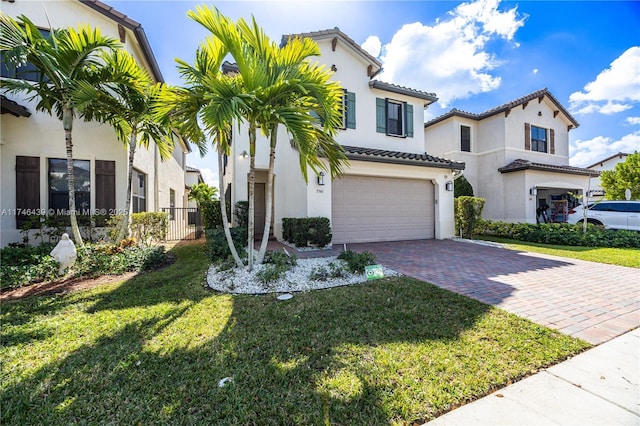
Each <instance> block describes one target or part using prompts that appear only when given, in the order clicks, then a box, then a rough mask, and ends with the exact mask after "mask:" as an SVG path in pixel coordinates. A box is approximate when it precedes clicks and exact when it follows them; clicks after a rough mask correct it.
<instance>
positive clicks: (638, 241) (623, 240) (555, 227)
mask: <svg viewBox="0 0 640 426" xmlns="http://www.w3.org/2000/svg"><path fill="white" fill-rule="evenodd" d="M475 233H477V234H481V235H491V236H496V237H502V238H510V239H513V240H519V241H527V242H531V243H542V244H555V245H565V246H584V247H614V248H629V247H630V248H640V232H635V231H627V230H622V229H619V230H615V229H605V228H604V227H602V226H596V225H592V224H588V225H587V232H586V233H585V232H583V229H582V224H576V225H573V224H569V223H538V224H531V223H507V222H493V221H489V220H481V221H480V222H479V223H478V224H477V225H476V228H475Z"/></svg>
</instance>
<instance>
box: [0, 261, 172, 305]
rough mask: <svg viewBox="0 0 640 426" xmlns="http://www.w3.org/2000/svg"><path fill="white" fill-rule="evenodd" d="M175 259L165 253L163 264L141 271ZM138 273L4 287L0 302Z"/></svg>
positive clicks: (62, 291)
mask: <svg viewBox="0 0 640 426" xmlns="http://www.w3.org/2000/svg"><path fill="white" fill-rule="evenodd" d="M175 261H176V257H175V255H174V254H173V253H167V261H166V263H165V264H164V265H162V266H160V267H158V268H155V269H153V270H151V271H145V272H142V273H146V272H152V271H157V270H158V269H162V268H166V267H167V266H169V265H171V264H173V263H174V262H175ZM138 274H140V272H125V273H124V274H122V275H101V276H99V277H95V278H89V277H77V278H75V277H72V278H67V279H64V280H62V281H53V282H46V283H36V284H31V285H27V286H24V287H19V288H5V289H2V290H0V302H6V301H8V300H16V299H22V298H25V297H31V296H44V295H50V294H65V293H69V292H71V291H78V290H88V289H91V288H94V287H98V286H101V285H106V284H114V283H117V282H120V281H126V280H130V279H131V278H133V277H135V276H136V275H138Z"/></svg>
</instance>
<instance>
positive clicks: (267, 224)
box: [257, 126, 278, 264]
mask: <svg viewBox="0 0 640 426" xmlns="http://www.w3.org/2000/svg"><path fill="white" fill-rule="evenodd" d="M277 142H278V126H274V127H273V128H272V129H271V136H270V150H269V171H268V173H267V195H266V198H267V199H266V207H265V208H266V210H267V211H266V212H265V215H264V231H263V233H262V242H261V243H260V251H259V252H258V260H257V262H258V264H261V263H262V261H263V260H264V255H265V254H266V253H267V245H268V244H269V233H270V231H271V218H272V211H273V170H274V168H275V162H276V143H277Z"/></svg>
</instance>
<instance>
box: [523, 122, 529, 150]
mask: <svg viewBox="0 0 640 426" xmlns="http://www.w3.org/2000/svg"><path fill="white" fill-rule="evenodd" d="M524 149H525V151H531V124H529V123H524Z"/></svg>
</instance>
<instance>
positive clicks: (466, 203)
mask: <svg viewBox="0 0 640 426" xmlns="http://www.w3.org/2000/svg"><path fill="white" fill-rule="evenodd" d="M483 207H484V198H476V197H469V196H460V197H458V198H456V199H454V210H455V225H456V230H457V232H458V235H460V236H462V237H463V238H473V232H474V230H475V228H476V225H477V223H478V221H479V220H480V218H481V216H482V209H483Z"/></svg>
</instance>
